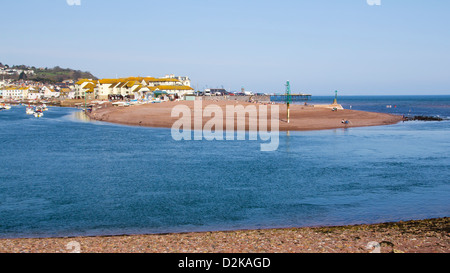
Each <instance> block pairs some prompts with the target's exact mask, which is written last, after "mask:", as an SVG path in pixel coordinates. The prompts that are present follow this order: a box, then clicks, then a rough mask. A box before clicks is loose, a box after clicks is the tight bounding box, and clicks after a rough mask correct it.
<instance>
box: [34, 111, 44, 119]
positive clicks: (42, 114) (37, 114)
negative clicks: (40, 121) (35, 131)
mask: <svg viewBox="0 0 450 273" xmlns="http://www.w3.org/2000/svg"><path fill="white" fill-rule="evenodd" d="M33 115H34V117H36V118H41V117H43V116H44V113H42V112H35V113H34V114H33Z"/></svg>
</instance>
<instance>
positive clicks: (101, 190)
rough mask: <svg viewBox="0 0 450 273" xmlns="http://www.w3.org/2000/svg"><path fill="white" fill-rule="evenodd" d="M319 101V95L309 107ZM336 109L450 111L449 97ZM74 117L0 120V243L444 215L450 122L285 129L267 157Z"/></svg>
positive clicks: (55, 114) (448, 208) (256, 145)
mask: <svg viewBox="0 0 450 273" xmlns="http://www.w3.org/2000/svg"><path fill="white" fill-rule="evenodd" d="M321 99H322V100H323V101H327V102H328V100H329V98H315V101H313V102H319V101H320V100H321ZM340 103H342V104H343V105H344V106H348V105H352V109H360V110H371V111H374V110H378V111H384V112H391V111H392V112H393V111H401V112H399V113H401V114H404V113H411V114H422V113H423V114H426V115H440V116H446V117H449V116H450V96H445V97H444V96H441V97H342V98H340ZM387 104H392V105H397V108H390V109H387V108H386V105H387ZM346 108H348V107H346ZM409 110H411V112H409ZM404 111H406V112H404ZM77 113H78V111H77V110H75V109H69V108H56V107H51V108H50V110H49V111H48V112H45V116H44V118H42V119H36V118H34V117H30V116H27V115H25V107H13V108H12V109H11V110H9V111H2V112H0V147H1V148H0V151H1V157H0V237H2V238H8V237H47V236H76V235H111V234H114V235H116V234H137V233H165V232H185V231H206V230H230V229H252V228H271V227H293V226H295V227H300V226H316V225H341V224H358V223H376V222H384V221H396V220H410V219H423V218H432V217H444V216H450V198H449V196H450V137H449V136H450V122H449V121H443V122H406V123H400V124H397V125H391V126H379V127H364V128H351V129H347V130H325V131H313V132H290V133H289V134H286V133H282V134H281V135H280V146H279V148H278V150H277V151H275V152H261V151H260V142H258V141H248V140H247V141H206V140H204V141H174V140H172V137H171V134H170V130H169V129H154V128H139V127H129V126H120V125H113V124H107V123H98V122H84V121H81V120H79V119H77V118H76V117H75V114H77Z"/></svg>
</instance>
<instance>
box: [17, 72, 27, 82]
mask: <svg viewBox="0 0 450 273" xmlns="http://www.w3.org/2000/svg"><path fill="white" fill-rule="evenodd" d="M26 79H27V74H25V72H23V71H22V73H20V75H19V80H26Z"/></svg>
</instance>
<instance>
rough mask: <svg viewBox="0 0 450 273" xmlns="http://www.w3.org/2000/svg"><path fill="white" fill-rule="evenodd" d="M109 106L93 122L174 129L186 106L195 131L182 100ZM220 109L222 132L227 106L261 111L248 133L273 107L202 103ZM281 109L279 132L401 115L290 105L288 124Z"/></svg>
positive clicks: (381, 121) (394, 119)
mask: <svg viewBox="0 0 450 273" xmlns="http://www.w3.org/2000/svg"><path fill="white" fill-rule="evenodd" d="M106 105H107V104H104V105H102V106H101V107H102V108H96V107H94V109H93V112H92V113H91V114H90V117H91V118H92V119H94V120H99V121H105V122H111V123H119V124H124V125H135V126H146V127H163V128H171V127H172V125H173V124H174V122H176V121H177V120H179V119H180V117H177V116H176V117H171V112H172V109H173V108H174V107H176V106H178V105H185V106H187V107H189V109H191V111H192V115H191V119H192V123H191V125H192V129H193V128H194V115H195V113H194V102H193V101H179V102H164V103H153V104H143V105H135V106H131V107H113V106H111V105H110V106H109V107H106ZM212 105H213V106H218V107H220V108H221V109H222V111H223V113H224V114H223V119H224V122H223V126H224V127H223V130H225V129H226V128H225V124H226V123H225V115H226V114H225V113H226V110H227V109H226V107H227V105H231V106H237V105H242V106H243V107H248V106H251V107H255V108H254V109H256V110H257V112H258V120H249V118H248V117H247V118H246V122H245V124H246V127H245V128H246V130H249V124H252V123H256V124H259V118H261V117H267V118H269V119H270V117H271V106H272V105H266V106H267V115H262V114H261V115H260V109H261V108H260V106H261V105H264V104H257V103H249V102H236V101H231V100H230V101H203V102H202V108H203V109H205V108H206V107H208V106H212ZM277 106H278V107H279V108H278V109H279V130H280V131H307V130H324V129H336V128H350V127H361V126H377V125H390V124H395V123H398V122H400V121H401V120H402V119H403V118H402V116H397V115H390V114H384V113H373V112H365V111H356V110H347V109H343V110H337V111H332V110H331V109H328V108H319V107H312V106H304V105H298V104H294V105H291V106H290V120H289V123H287V111H286V105H285V104H278V105H277ZM210 119H211V118H207V117H204V118H203V119H202V121H203V125H205V124H206V123H207V122H208V120H210ZM237 119H238V117H237V116H235V122H234V124H235V128H236V125H237V124H238V121H237ZM342 120H348V121H349V122H348V123H347V124H343V123H342ZM267 123H268V129H269V130H270V128H271V126H270V125H271V123H270V120H268V122H267Z"/></svg>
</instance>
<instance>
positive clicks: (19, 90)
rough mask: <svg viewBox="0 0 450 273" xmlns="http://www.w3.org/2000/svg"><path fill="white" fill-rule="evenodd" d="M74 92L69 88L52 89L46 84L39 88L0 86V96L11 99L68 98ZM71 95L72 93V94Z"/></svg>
mask: <svg viewBox="0 0 450 273" xmlns="http://www.w3.org/2000/svg"><path fill="white" fill-rule="evenodd" d="M70 93H72V94H73V93H74V92H73V91H72V90H71V89H70V88H59V89H53V88H50V87H48V86H43V87H40V88H37V87H33V86H17V85H10V86H4V87H0V97H1V98H3V99H11V100H40V99H52V98H70V96H71V94H70ZM72 97H73V95H72Z"/></svg>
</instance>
